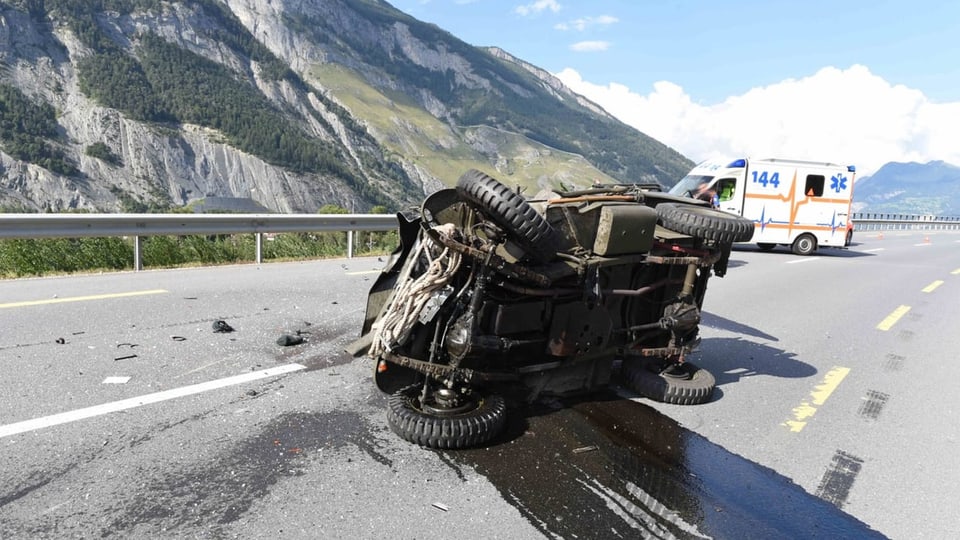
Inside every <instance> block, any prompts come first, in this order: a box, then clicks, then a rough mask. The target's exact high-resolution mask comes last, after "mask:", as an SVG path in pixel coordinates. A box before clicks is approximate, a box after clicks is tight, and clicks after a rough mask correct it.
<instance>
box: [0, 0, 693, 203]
mask: <svg viewBox="0 0 960 540" xmlns="http://www.w3.org/2000/svg"><path fill="white" fill-rule="evenodd" d="M0 23H2V24H0V212H2V211H65V210H90V211H101V212H117V211H127V212H131V211H132V212H142V211H151V210H159V211H166V210H171V209H176V208H180V207H182V206H185V205H195V204H197V203H198V202H199V201H202V200H203V199H217V198H251V199H254V200H255V201H256V202H257V203H259V204H262V205H263V206H265V207H267V208H269V209H270V210H272V211H276V212H315V211H317V210H318V209H319V208H321V207H323V206H325V205H327V204H333V205H337V206H340V207H343V208H346V209H348V210H350V211H353V212H367V211H370V210H371V209H374V207H381V208H382V209H386V210H397V209H400V208H402V207H406V206H408V205H411V204H417V203H419V201H421V200H422V198H423V195H424V194H426V193H432V192H433V191H435V190H436V189H438V188H440V187H443V186H451V185H453V184H454V183H455V182H456V180H457V178H459V176H460V175H461V174H463V173H464V172H465V171H466V170H468V169H480V170H482V171H483V172H486V173H488V174H491V175H493V176H494V177H496V178H498V179H500V180H501V181H503V182H504V183H505V184H508V185H510V186H511V187H518V188H524V189H525V190H526V193H531V194H532V193H536V192H537V191H539V190H540V189H543V188H563V187H566V188H577V187H580V188H585V187H588V186H590V185H591V184H592V183H594V182H596V181H599V182H650V181H656V182H660V183H661V184H664V185H672V184H673V183H674V182H676V181H677V180H678V179H679V178H681V177H682V176H683V175H684V174H685V173H686V172H687V171H688V170H689V169H690V168H691V167H692V166H693V163H692V162H691V161H690V160H689V159H688V158H686V157H685V156H683V155H682V154H680V153H678V152H676V151H675V150H673V149H671V148H669V147H668V146H666V145H664V144H662V143H660V142H659V141H656V140H655V139H652V138H651V137H648V136H647V135H645V134H643V133H641V132H640V131H637V130H636V129H634V128H632V127H630V126H627V125H626V124H624V123H623V122H621V121H619V120H617V119H616V118H614V117H612V116H611V115H609V114H607V113H606V112H605V111H604V110H603V109H602V108H600V107H599V106H597V105H596V104H594V103H591V102H589V101H588V100H586V99H584V98H583V97H582V96H579V95H577V94H575V93H573V92H572V91H570V89H569V88H567V87H565V86H564V85H563V84H562V83H561V82H560V81H559V80H558V79H557V78H556V77H553V76H552V75H551V74H550V73H548V72H547V71H545V70H542V69H539V68H537V67H536V66H533V65H530V64H529V63H527V62H524V61H522V60H520V59H517V58H514V57H512V56H511V55H509V54H507V53H506V52H505V51H502V50H500V49H496V48H478V47H474V46H471V45H469V44H467V43H464V42H463V41H461V40H460V39H458V38H457V37H455V36H453V35H451V34H450V33H448V32H446V31H444V30H443V29H441V28H438V27H437V26H435V25H432V24H427V23H424V22H421V21H419V20H417V19H414V18H413V17H410V16H409V15H407V14H405V13H403V12H401V11H399V10H397V9H395V8H393V7H392V6H391V5H390V4H388V3H386V2H383V1H380V0H310V1H304V0H192V1H183V2H175V1H168V0H0ZM491 35H492V36H495V35H496V29H491Z"/></svg>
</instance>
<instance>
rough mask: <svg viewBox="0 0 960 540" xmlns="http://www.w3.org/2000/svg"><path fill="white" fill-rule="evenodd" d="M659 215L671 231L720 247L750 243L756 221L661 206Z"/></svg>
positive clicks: (674, 205) (709, 210) (691, 207)
mask: <svg viewBox="0 0 960 540" xmlns="http://www.w3.org/2000/svg"><path fill="white" fill-rule="evenodd" d="M657 216H658V217H659V218H660V223H661V224H662V225H663V226H664V227H666V228H668V229H670V230H673V231H676V232H678V233H681V234H689V235H690V236H695V237H697V238H702V239H704V240H713V241H715V242H719V243H721V244H732V243H734V242H749V241H750V239H751V238H753V230H754V224H753V221H750V220H749V219H746V218H743V217H740V216H738V215H735V214H728V213H726V212H721V211H720V210H715V209H713V208H707V207H704V206H694V205H691V204H677V203H661V204H658V205H657Z"/></svg>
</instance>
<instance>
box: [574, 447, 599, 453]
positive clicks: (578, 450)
mask: <svg viewBox="0 0 960 540" xmlns="http://www.w3.org/2000/svg"><path fill="white" fill-rule="evenodd" d="M599 449H600V447H599V446H581V447H580V448H574V449H573V453H574V454H583V453H585V452H593V451H594V450H599Z"/></svg>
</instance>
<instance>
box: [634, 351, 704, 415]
mask: <svg viewBox="0 0 960 540" xmlns="http://www.w3.org/2000/svg"><path fill="white" fill-rule="evenodd" d="M620 372H621V376H622V378H623V382H624V384H626V386H627V388H629V389H631V390H633V391H634V392H636V393H638V394H640V395H641V396H643V397H646V398H649V399H652V400H654V401H660V402H663V403H672V404H674V405H699V404H701V403H706V402H708V401H710V398H711V397H713V389H714V388H715V387H716V385H717V382H716V379H715V378H714V377H713V374H712V373H710V372H709V371H707V370H705V369H702V368H699V367H697V366H695V365H693V364H691V363H690V362H683V363H681V364H678V363H676V362H673V361H668V362H664V361H662V360H660V359H652V358H637V359H632V360H624V361H623V364H622V365H621V368H620Z"/></svg>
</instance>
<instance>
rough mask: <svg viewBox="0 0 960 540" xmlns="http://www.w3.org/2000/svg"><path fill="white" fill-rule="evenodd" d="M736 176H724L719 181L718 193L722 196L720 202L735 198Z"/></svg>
mask: <svg viewBox="0 0 960 540" xmlns="http://www.w3.org/2000/svg"><path fill="white" fill-rule="evenodd" d="M736 186H737V180H736V178H724V179H722V180H719V181H718V182H717V194H718V195H719V196H720V202H723V201H729V200H730V199H732V198H733V195H734V191H735V190H736Z"/></svg>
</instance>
